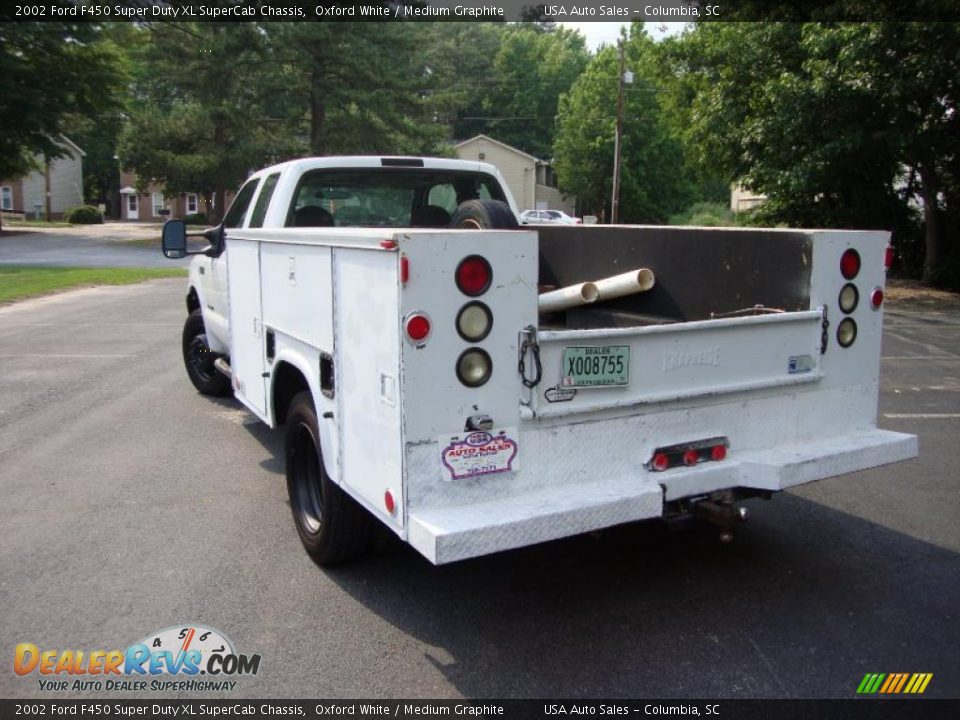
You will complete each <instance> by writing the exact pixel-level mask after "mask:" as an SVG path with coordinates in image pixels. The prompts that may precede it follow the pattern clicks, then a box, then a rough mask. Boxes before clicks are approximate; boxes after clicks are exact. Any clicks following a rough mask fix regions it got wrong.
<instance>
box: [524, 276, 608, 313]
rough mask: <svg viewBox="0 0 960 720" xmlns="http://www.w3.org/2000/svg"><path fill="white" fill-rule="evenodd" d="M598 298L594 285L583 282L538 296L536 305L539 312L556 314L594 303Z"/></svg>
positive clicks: (598, 294)
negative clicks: (559, 311)
mask: <svg viewBox="0 0 960 720" xmlns="http://www.w3.org/2000/svg"><path fill="white" fill-rule="evenodd" d="M599 296H600V293H599V291H598V290H597V286H596V283H592V282H585V283H579V284H577V285H569V286H567V287H565V288H560V289H559V290H551V291H550V292H545V293H543V295H541V296H540V298H539V299H538V301H537V304H538V307H539V309H540V312H557V311H558V310H566V309H567V308H571V307H577V306H578V305H588V304H590V303H592V302H596V301H597V298H598V297H599Z"/></svg>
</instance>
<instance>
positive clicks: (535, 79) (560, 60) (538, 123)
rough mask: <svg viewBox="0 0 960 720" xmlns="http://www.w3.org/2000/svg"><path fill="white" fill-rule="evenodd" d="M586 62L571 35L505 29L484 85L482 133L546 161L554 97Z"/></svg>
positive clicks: (551, 135)
mask: <svg viewBox="0 0 960 720" xmlns="http://www.w3.org/2000/svg"><path fill="white" fill-rule="evenodd" d="M589 60H590V54H589V53H588V52H587V49H586V45H585V41H584V39H583V36H582V35H580V33H578V32H576V31H574V30H570V29H568V28H560V29H557V30H553V31H544V30H542V29H540V28H538V27H527V26H522V25H521V26H513V27H511V28H510V29H509V31H508V32H506V34H505V36H504V37H503V40H502V42H501V44H500V48H499V50H498V51H497V54H496V56H495V58H494V61H493V68H492V73H491V77H490V78H489V80H488V82H489V84H490V89H489V91H488V92H487V94H486V97H485V99H484V102H483V107H484V113H485V115H486V117H487V121H486V128H485V130H484V132H486V133H487V134H489V135H490V136H491V137H494V138H496V139H497V140H500V141H502V142H505V143H508V144H510V145H513V146H515V147H518V148H520V149H521V150H524V151H526V152H528V153H530V154H531V155H535V156H537V157H542V158H548V159H549V158H550V154H551V151H552V146H553V139H554V132H555V125H554V123H555V119H556V116H557V111H558V106H559V100H560V96H561V95H563V94H564V93H566V92H567V91H568V90H570V88H571V87H572V86H573V84H574V82H575V81H576V79H577V78H578V77H579V76H580V74H581V73H582V72H583V71H584V68H585V67H586V66H587V63H588V62H589Z"/></svg>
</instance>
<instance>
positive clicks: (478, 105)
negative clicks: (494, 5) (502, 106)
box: [422, 22, 507, 140]
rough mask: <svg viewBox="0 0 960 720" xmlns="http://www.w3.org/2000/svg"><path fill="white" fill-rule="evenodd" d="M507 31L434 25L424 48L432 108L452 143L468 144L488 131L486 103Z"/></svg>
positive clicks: (503, 27) (471, 24) (499, 27)
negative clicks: (465, 141) (459, 141)
mask: <svg viewBox="0 0 960 720" xmlns="http://www.w3.org/2000/svg"><path fill="white" fill-rule="evenodd" d="M506 28H507V26H506V25H504V24H502V23H485V22H462V23H461V22H441V23H431V27H430V33H429V37H427V38H426V42H425V43H424V45H423V48H422V56H423V62H424V64H425V67H427V68H429V75H430V83H429V85H428V93H429V98H428V105H429V107H430V108H431V109H432V113H433V116H434V117H435V118H436V120H437V121H438V122H440V123H441V124H442V125H444V126H446V128H447V135H448V138H449V139H455V140H465V139H467V138H469V137H473V136H474V135H477V134H478V133H482V132H485V131H486V130H487V121H486V120H485V119H484V115H485V113H486V110H485V109H484V101H485V99H486V97H487V94H488V93H489V92H490V89H491V81H492V79H493V77H494V69H493V62H494V58H495V57H496V55H497V51H498V50H499V49H500V42H501V40H502V39H503V36H504V34H505V31H506Z"/></svg>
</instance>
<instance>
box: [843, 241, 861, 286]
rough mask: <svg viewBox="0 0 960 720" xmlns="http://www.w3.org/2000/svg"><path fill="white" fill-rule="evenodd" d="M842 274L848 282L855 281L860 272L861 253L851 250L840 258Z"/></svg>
mask: <svg viewBox="0 0 960 720" xmlns="http://www.w3.org/2000/svg"><path fill="white" fill-rule="evenodd" d="M840 272H841V273H842V274H843V277H845V278H846V279H847V280H853V279H854V278H855V277H856V276H857V275H858V274H859V272H860V253H858V252H857V251H856V250H854V249H853V248H850V249H849V250H847V251H846V252H845V253H843V256H842V257H841V258H840Z"/></svg>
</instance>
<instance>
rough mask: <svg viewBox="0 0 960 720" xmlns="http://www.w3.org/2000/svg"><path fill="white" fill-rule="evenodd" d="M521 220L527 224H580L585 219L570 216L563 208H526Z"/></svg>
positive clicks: (521, 214)
mask: <svg viewBox="0 0 960 720" xmlns="http://www.w3.org/2000/svg"><path fill="white" fill-rule="evenodd" d="M520 222H522V223H524V224H525V225H580V224H581V223H582V222H583V220H581V219H580V218H575V217H570V216H569V215H567V214H566V213H565V212H563V210H524V211H523V212H522V213H520Z"/></svg>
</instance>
